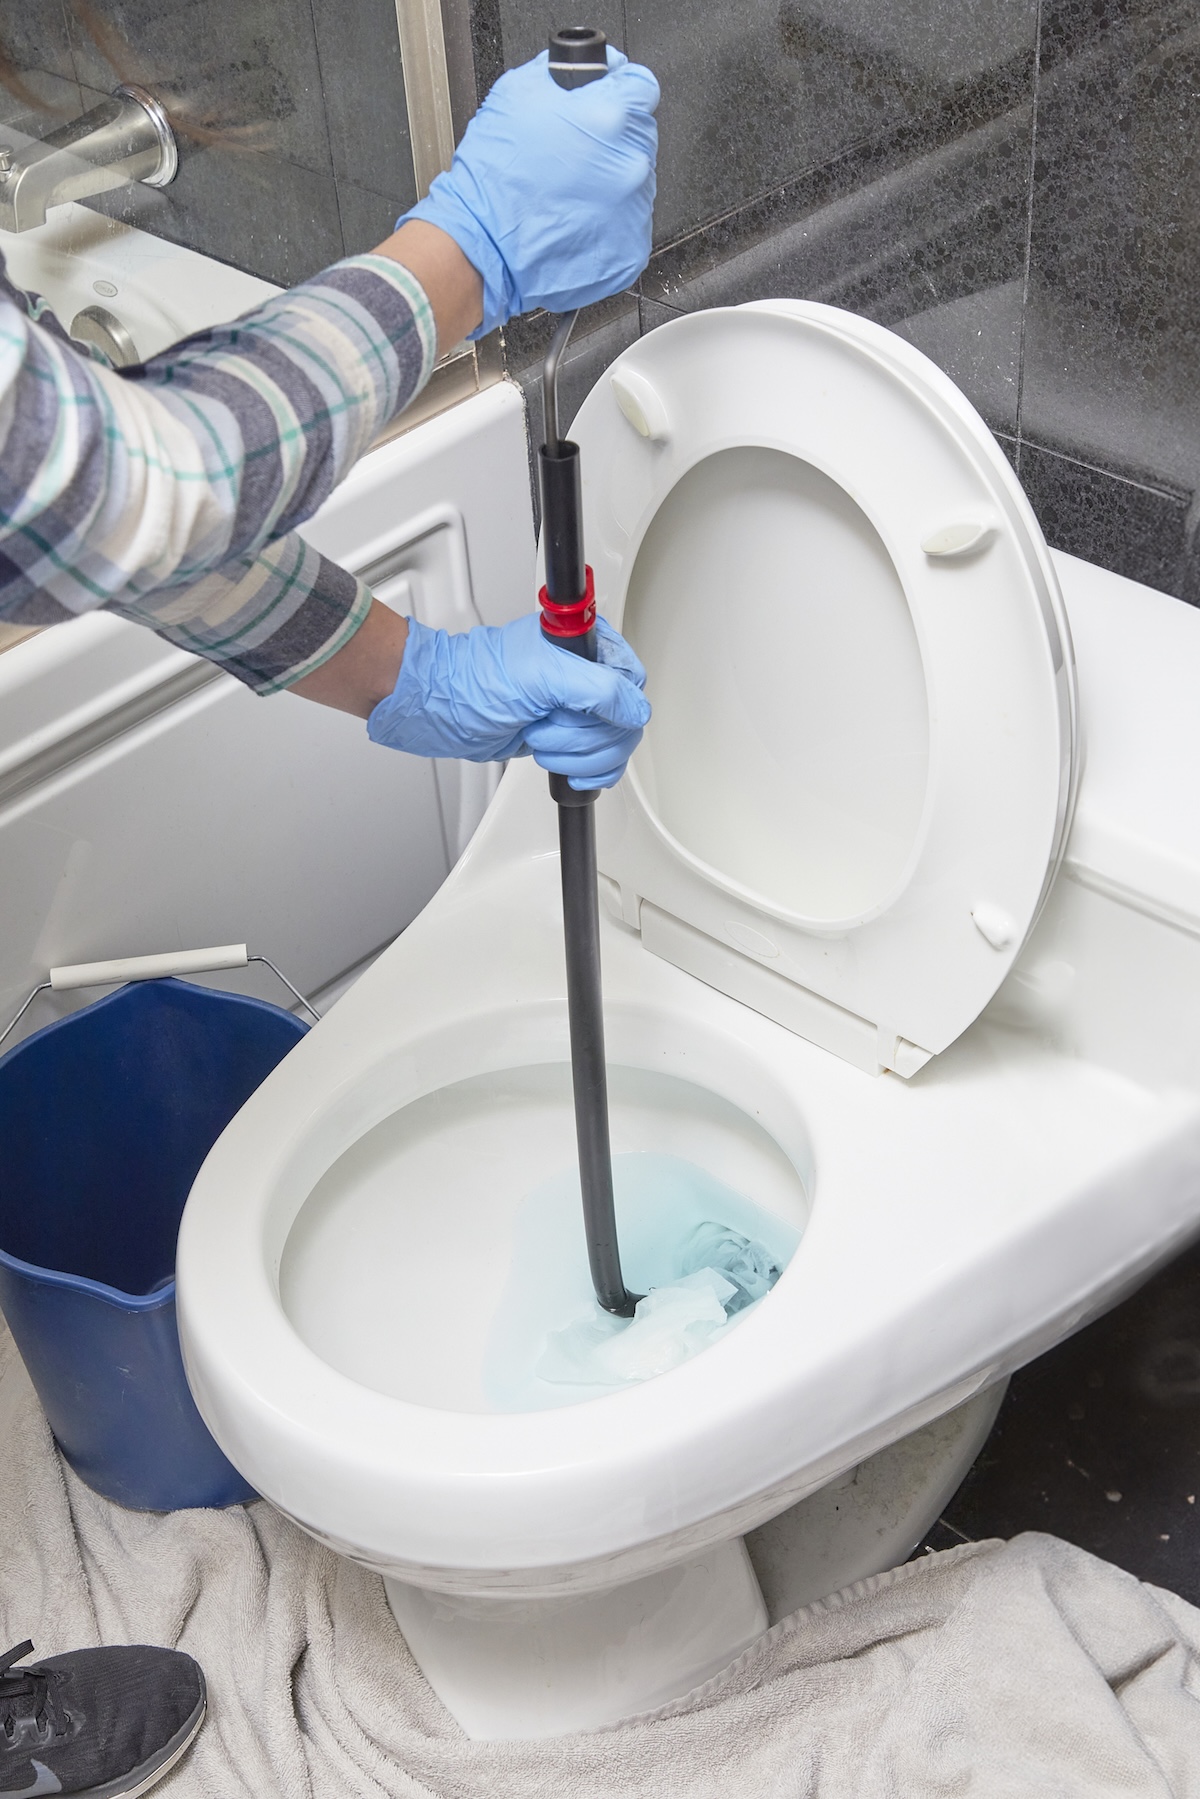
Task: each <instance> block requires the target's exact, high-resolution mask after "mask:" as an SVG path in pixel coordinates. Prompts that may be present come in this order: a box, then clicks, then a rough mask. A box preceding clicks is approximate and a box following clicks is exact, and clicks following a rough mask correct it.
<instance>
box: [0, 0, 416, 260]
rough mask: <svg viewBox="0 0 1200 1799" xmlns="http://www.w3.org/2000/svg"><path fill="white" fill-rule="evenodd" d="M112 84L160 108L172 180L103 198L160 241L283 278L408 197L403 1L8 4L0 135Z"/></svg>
mask: <svg viewBox="0 0 1200 1799" xmlns="http://www.w3.org/2000/svg"><path fill="white" fill-rule="evenodd" d="M119 81H137V82H140V83H141V85H142V86H144V87H147V88H149V89H150V90H151V92H153V93H155V94H156V95H158V97H159V98H160V99H161V100H162V101H163V103H164V105H165V106H166V107H167V108H168V111H169V112H170V114H171V118H172V121H173V123H174V124H175V127H176V135H177V137H178V139H179V144H180V169H179V174H178V176H177V178H176V180H175V181H174V182H173V183H172V184H171V186H170V187H168V188H164V189H161V190H157V191H156V190H153V189H149V188H141V187H135V188H131V189H127V190H125V191H124V192H123V193H121V194H120V195H116V196H112V197H110V198H109V199H107V200H104V201H98V202H95V204H96V205H97V206H99V207H100V208H101V209H103V210H105V211H108V212H110V213H112V214H114V215H115V216H117V217H120V218H124V219H127V220H129V221H130V222H131V223H135V224H140V225H143V226H144V227H145V228H146V229H147V230H149V231H153V232H155V233H157V234H158V235H159V236H161V237H166V238H170V239H172V240H173V241H174V242H177V243H183V244H187V245H189V246H190V247H191V248H193V249H196V250H201V251H203V252H204V253H205V254H207V255H210V256H216V257H218V258H219V259H220V260H221V261H224V262H230V263H234V264H235V265H236V266H238V267H239V268H244V269H248V270H250V271H251V272H252V273H253V274H256V275H261V276H262V277H264V278H265V279H266V280H268V281H278V282H280V283H283V284H287V283H290V282H293V281H298V280H301V279H302V278H303V277H304V276H306V275H310V274H312V273H314V272H315V271H316V270H317V269H320V268H323V267H324V266H325V265H326V264H328V263H330V262H334V261H336V259H337V258H338V257H339V256H343V255H348V254H352V253H354V252H355V251H359V250H367V249H370V247H371V246H372V245H373V244H376V243H378V242H379V241H380V240H381V239H382V238H383V237H385V236H386V235H387V234H388V232H389V231H390V230H391V228H392V224H393V222H394V220H395V218H396V216H397V214H398V213H400V212H402V211H403V210H404V209H405V208H406V207H408V206H410V205H411V204H412V202H413V198H414V188H413V175H412V153H411V149H410V145H409V136H408V120H407V115H406V111H405V105H404V84H403V76H402V72H401V66H400V43H399V36H398V32H397V26H396V11H395V4H394V0H0V124H2V123H11V124H18V125H20V126H21V128H23V129H25V130H31V131H34V132H36V133H37V134H39V135H40V134H42V133H44V132H45V131H46V130H47V129H49V128H51V127H52V126H53V125H54V124H55V123H57V122H58V119H59V117H70V116H72V115H73V114H75V113H76V112H78V111H80V110H82V109H83V108H85V107H87V106H90V105H93V104H94V103H95V101H96V100H97V99H98V98H99V97H100V96H101V95H103V94H105V93H108V92H110V91H111V89H112V88H113V87H115V86H116V85H117V83H118V82H119Z"/></svg>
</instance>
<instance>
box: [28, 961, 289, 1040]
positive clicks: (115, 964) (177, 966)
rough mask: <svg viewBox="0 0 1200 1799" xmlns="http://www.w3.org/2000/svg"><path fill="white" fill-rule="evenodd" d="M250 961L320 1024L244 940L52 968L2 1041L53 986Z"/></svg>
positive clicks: (153, 977) (157, 977)
mask: <svg viewBox="0 0 1200 1799" xmlns="http://www.w3.org/2000/svg"><path fill="white" fill-rule="evenodd" d="M250 962H262V963H263V964H264V965H265V966H266V967H267V968H269V969H270V970H271V973H272V974H273V975H275V976H277V977H278V979H279V980H281V981H282V982H283V984H284V986H285V987H286V988H287V990H288V992H289V993H290V994H291V995H292V997H293V998H294V999H297V1000H299V1002H300V1004H301V1005H302V1006H303V1007H304V1009H305V1011H306V1012H311V1013H312V1015H313V1017H314V1018H315V1019H316V1021H317V1023H318V1024H319V1023H320V1021H321V1014H320V1013H319V1012H318V1011H317V1008H316V1007H315V1006H314V1005H313V1003H312V1001H311V1000H307V999H305V997H304V995H303V994H302V993H301V992H300V991H299V989H298V988H296V987H293V986H292V983H291V982H290V981H289V980H288V978H287V976H286V975H285V974H281V973H280V971H279V969H278V968H276V966H275V964H274V962H272V961H271V960H270V958H269V957H268V956H252V955H250V954H249V953H248V951H247V949H246V945H245V944H244V943H221V944H217V945H215V946H214V947H213V948H211V949H177V950H168V951H167V952H166V953H165V954H164V955H161V956H116V957H114V958H112V960H110V961H107V962H72V963H68V964H66V965H65V966H63V967H61V968H52V969H51V970H50V978H49V980H45V981H39V982H38V985H37V986H36V987H35V988H34V990H33V992H32V993H31V994H30V995H29V997H28V998H27V999H26V1001H25V1003H24V1005H22V1007H21V1008H20V1010H19V1011H18V1012H17V1014H16V1016H15V1017H14V1018H10V1019H9V1021H8V1023H7V1024H6V1025H5V1027H4V1029H3V1030H2V1031H0V1043H3V1042H4V1039H5V1038H6V1037H7V1036H9V1034H10V1033H11V1032H12V1031H15V1030H16V1028H17V1026H18V1025H19V1024H20V1022H21V1020H22V1019H23V1018H24V1016H25V1014H26V1012H28V1010H29V1008H30V1006H31V1005H32V1004H33V1002H34V1000H35V999H36V998H37V996H38V994H39V993H45V992H46V991H47V989H48V988H49V989H53V991H54V992H55V993H68V992H70V991H71V989H72V988H74V987H106V986H110V985H111V984H112V983H113V982H116V981H161V980H165V979H166V977H167V976H168V975H185V974H212V973H214V972H215V971H216V970H218V969H222V968H245V967H246V966H247V964H248V963H250Z"/></svg>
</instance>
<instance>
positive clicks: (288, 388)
mask: <svg viewBox="0 0 1200 1799" xmlns="http://www.w3.org/2000/svg"><path fill="white" fill-rule="evenodd" d="M426 229H429V228H426ZM434 235H440V234H434ZM401 236H402V234H400V233H397V237H398V238H400V237H401ZM402 247H404V246H403V245H402ZM422 252H424V255H423V256H422ZM405 253H406V254H409V252H408V250H407V249H406V250H405ZM455 254H456V255H457V254H458V252H455ZM410 260H412V261H414V262H417V263H418V264H421V263H422V261H423V262H424V264H425V265H426V266H428V267H429V268H430V270H431V276H430V278H431V279H432V280H434V282H435V284H436V283H437V282H438V280H439V279H440V278H441V277H440V274H439V267H438V258H437V256H436V255H431V254H430V253H429V249H428V246H422V245H420V244H416V245H414V246H413V247H412V254H411V255H410ZM398 261H399V259H398V257H396V256H394V255H391V254H389V256H387V257H383V256H380V257H374V256H373V257H369V258H359V259H353V260H351V261H350V262H347V263H342V264H338V265H336V266H335V267H334V268H333V269H331V270H328V271H326V272H325V275H324V276H323V277H320V278H318V280H317V281H315V282H314V283H312V284H309V285H308V286H306V287H304V288H302V289H300V290H298V291H296V292H294V293H292V294H290V295H284V296H281V297H280V298H279V299H278V300H275V301H271V302H269V303H268V305H267V306H266V307H263V308H259V309H258V311H257V312H255V313H253V314H251V315H249V316H248V317H247V318H246V319H244V320H240V321H238V322H237V323H235V324H233V325H231V326H226V327H223V328H221V329H220V330H215V331H211V332H208V333H205V334H203V335H202V336H201V337H199V338H193V339H191V340H189V342H188V343H186V344H184V345H182V346H179V347H177V349H176V350H175V351H172V352H169V353H167V354H166V355H165V356H163V357H160V358H157V359H155V360H154V361H152V362H151V363H150V364H148V365H146V367H145V368H144V369H140V370H131V371H129V372H128V374H127V375H125V376H124V377H122V376H120V375H117V374H115V373H113V371H111V370H109V369H107V368H103V367H101V366H100V365H99V364H97V363H95V362H92V361H90V360H89V359H87V358H86V357H84V356H82V355H81V354H79V353H78V351H77V350H76V349H75V348H74V346H72V345H70V344H69V343H67V342H66V341H65V340H64V339H63V338H62V337H61V336H55V335H53V334H52V333H51V332H50V331H48V330H46V329H44V328H40V327H39V326H38V325H36V324H35V323H33V322H32V320H31V318H30V317H29V316H28V315H27V313H26V312H25V310H23V309H22V307H21V306H20V305H19V303H18V301H19V296H18V295H17V294H16V293H15V291H14V290H12V289H11V288H4V289H0V438H3V450H2V454H0V617H2V618H7V619H11V620H13V621H14V622H18V623H29V624H44V623H51V622H53V621H55V620H57V619H60V618H65V617H71V616H73V615H75V614H77V613H80V612H84V611H88V610H90V609H92V608H94V607H97V606H104V605H109V604H114V603H116V604H118V605H121V606H127V607H128V608H129V609H130V610H131V612H133V611H136V610H137V609H139V608H141V607H143V606H146V607H148V609H149V610H150V611H151V612H154V611H155V610H156V609H157V608H158V606H159V605H161V604H162V602H161V600H160V598H159V596H161V594H162V593H163V592H164V591H165V590H171V589H174V590H178V591H179V593H180V594H181V593H182V592H183V591H184V590H189V589H195V588H196V587H197V586H198V584H200V583H201V582H203V581H204V580H205V579H207V578H209V577H210V576H213V575H216V574H218V573H219V572H220V571H222V570H224V569H226V568H227V567H228V566H229V565H230V564H233V563H236V562H238V561H239V560H245V559H247V558H250V559H253V558H254V557H255V556H257V555H259V554H261V553H262V552H263V550H264V549H265V548H266V546H267V545H269V544H270V543H271V542H272V541H273V540H275V539H278V538H281V537H283V536H285V535H286V534H287V533H288V532H289V531H290V530H291V529H293V528H294V526H296V525H297V524H299V523H300V522H302V521H303V520H304V519H306V518H308V517H309V516H311V514H312V513H313V512H314V511H315V510H316V509H317V507H318V506H319V505H320V504H321V503H322V501H323V500H324V499H325V498H326V497H327V495H328V493H329V492H330V491H331V489H332V488H333V487H334V486H335V485H336V483H337V482H338V481H339V480H340V479H341V478H342V476H343V475H344V474H345V473H347V471H348V470H349V468H350V467H351V466H352V464H353V463H354V461H355V460H357V458H358V456H359V455H361V453H362V452H363V451H364V450H365V449H367V448H368V447H369V445H370V443H371V442H372V440H373V439H374V437H375V436H376V435H377V434H378V432H379V430H380V429H381V427H382V426H383V425H384V424H386V423H387V421H388V420H389V419H390V418H391V417H392V416H393V415H394V413H395V412H396V411H397V410H399V409H400V408H401V407H402V406H403V405H404V404H406V403H407V402H408V401H409V400H410V399H411V398H412V397H413V395H414V394H415V393H416V392H417V391H418V390H419V388H420V386H421V385H422V383H423V382H424V380H425V379H426V377H427V376H428V373H429V371H430V369H431V368H432V365H433V360H434V356H435V353H436V331H435V324H436V321H435V314H434V311H433V309H432V307H431V304H430V302H429V301H428V300H427V299H426V296H425V294H424V292H423V291H422V288H421V286H420V283H419V280H418V279H417V277H416V276H415V275H413V274H412V273H411V272H410V271H409V270H408V269H407V265H405V266H404V267H403V268H401V267H399V266H397V265H398ZM465 285H466V284H465V283H462V282H459V283H458V284H457V286H456V285H455V284H454V283H453V282H451V283H446V282H445V281H443V286H444V287H446V288H447V290H448V291H447V294H445V295H443V294H439V311H440V313H441V317H442V320H443V329H444V331H445V332H450V331H453V330H456V329H457V328H458V325H459V317H460V315H461V312H462V310H463V308H462V307H461V305H458V306H457V308H456V304H455V295H456V294H457V293H458V291H459V290H460V289H461V288H462V287H463V286H465Z"/></svg>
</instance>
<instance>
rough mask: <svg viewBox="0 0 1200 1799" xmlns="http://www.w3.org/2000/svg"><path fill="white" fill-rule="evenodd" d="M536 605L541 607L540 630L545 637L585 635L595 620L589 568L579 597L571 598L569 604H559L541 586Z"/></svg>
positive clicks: (594, 601) (592, 587) (594, 590)
mask: <svg viewBox="0 0 1200 1799" xmlns="http://www.w3.org/2000/svg"><path fill="white" fill-rule="evenodd" d="M538 605H539V606H540V607H541V609H542V630H543V631H544V632H545V633H546V635H547V637H584V636H586V635H587V633H588V632H589V631H590V630H591V629H592V626H593V625H594V624H595V622H596V583H595V581H594V579H593V577H592V571H591V569H590V568H589V569H588V570H587V579H586V581H585V583H584V589H583V596H582V598H581V599H578V600H572V601H571V603H570V605H569V606H560V605H559V604H558V602H557V601H556V600H552V599H551V598H550V595H549V594H548V593H547V592H546V589H545V588H544V587H543V588H542V590H541V592H540V593H539V594H538Z"/></svg>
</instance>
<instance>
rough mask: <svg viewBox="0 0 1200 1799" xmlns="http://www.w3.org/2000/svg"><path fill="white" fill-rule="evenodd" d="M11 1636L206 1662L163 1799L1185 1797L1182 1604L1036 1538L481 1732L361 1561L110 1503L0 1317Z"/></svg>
mask: <svg viewBox="0 0 1200 1799" xmlns="http://www.w3.org/2000/svg"><path fill="white" fill-rule="evenodd" d="M27 1636H29V1637H32V1638H33V1639H34V1641H35V1643H36V1645H37V1652H38V1654H40V1655H52V1654H54V1653H55V1652H56V1651H62V1650H66V1649H76V1648H83V1647H86V1646H87V1645H89V1644H94V1643H121V1642H149V1643H163V1644H168V1645H178V1647H180V1648H181V1649H186V1650H188V1651H189V1652H190V1653H191V1654H192V1655H194V1656H196V1658H197V1659H198V1660H199V1661H200V1662H201V1663H202V1664H203V1667H204V1670H205V1672H206V1674H207V1676H208V1681H209V1691H210V1694H211V1711H210V1715H209V1719H208V1722H207V1724H206V1725H205V1727H204V1729H203V1731H202V1732H201V1734H200V1737H199V1739H198V1741H197V1743H196V1745H195V1747H194V1748H193V1749H192V1751H191V1753H190V1754H189V1755H188V1757H187V1758H186V1760H185V1761H184V1762H182V1763H181V1764H180V1766H179V1767H178V1768H177V1769H176V1770H175V1772H174V1773H172V1774H170V1775H168V1777H167V1778H166V1780H165V1781H164V1782H163V1783H162V1786H161V1787H160V1788H158V1789H156V1791H158V1792H161V1793H162V1794H163V1799H239V1796H245V1799H360V1796H361V1799H401V1796H403V1799H418V1796H419V1799H430V1796H432V1795H436V1799H634V1796H635V1795H636V1799H644V1796H645V1799H649V1796H653V1799H685V1796H686V1799H743V1796H744V1799H934V1795H936V1796H937V1799H946V1796H947V1795H949V1794H956V1795H967V1796H969V1799H1043V1796H1045V1799H1117V1796H1118V1795H1120V1799H1200V1611H1197V1610H1196V1609H1194V1608H1193V1607H1192V1606H1190V1605H1187V1604H1185V1603H1184V1601H1183V1600H1181V1599H1178V1598H1176V1597H1175V1596H1174V1595H1172V1594H1170V1593H1164V1592H1160V1591H1159V1590H1157V1589H1156V1588H1153V1587H1147V1586H1143V1585H1141V1584H1140V1583H1139V1582H1138V1581H1136V1580H1134V1579H1133V1578H1132V1576H1130V1575H1128V1574H1123V1573H1121V1572H1120V1571H1119V1570H1118V1569H1116V1568H1112V1567H1109V1566H1108V1565H1107V1564H1106V1563H1104V1562H1100V1561H1097V1560H1096V1559H1095V1558H1094V1557H1093V1556H1090V1555H1086V1554H1084V1553H1083V1551H1082V1550H1079V1549H1073V1548H1071V1547H1070V1545H1068V1544H1066V1543H1061V1542H1059V1541H1057V1540H1056V1539H1055V1538H1053V1537H1046V1536H1034V1535H1030V1536H1024V1537H1018V1538H1016V1539H1015V1540H1014V1541H1013V1542H1011V1543H999V1542H992V1543H978V1544H968V1545H965V1546H964V1547H963V1548H961V1549H954V1550H950V1551H948V1552H946V1553H945V1554H942V1555H931V1556H929V1557H927V1558H925V1559H924V1560H922V1561H918V1562H913V1563H910V1564H909V1565H908V1566H906V1567H903V1568H898V1569H896V1570H895V1572H894V1573H892V1574H883V1575H879V1576H877V1577H876V1578H875V1579H873V1580H867V1581H863V1582H861V1583H860V1584H859V1585H858V1586H856V1587H853V1588H850V1589H849V1590H848V1591H846V1592H844V1593H841V1594H838V1595H837V1596H836V1597H835V1598H833V1599H828V1600H825V1601H823V1602H822V1603H820V1604H818V1605H812V1606H809V1607H807V1608H806V1609H805V1610H804V1611H801V1612H797V1613H795V1614H794V1615H793V1616H792V1617H790V1618H786V1619H785V1620H784V1621H783V1622H782V1623H781V1624H778V1625H776V1627H775V1628H774V1630H772V1631H769V1632H768V1634H767V1635H766V1636H764V1637H763V1638H761V1639H760V1641H759V1642H758V1643H756V1644H755V1645H754V1646H753V1647H752V1648H751V1649H749V1650H747V1652H746V1653H745V1654H744V1655H743V1656H741V1657H740V1659H739V1660H738V1661H737V1662H735V1663H734V1664H733V1666H732V1667H730V1668H728V1669H727V1670H726V1671H725V1672H724V1673H723V1674H721V1675H719V1676H718V1677H717V1678H716V1679H715V1680H712V1681H710V1682H709V1683H708V1685H707V1686H705V1687H703V1688H701V1689H700V1690H699V1691H697V1692H695V1693H693V1694H691V1695H690V1696H689V1697H688V1698H687V1699H686V1700H682V1701H680V1702H678V1703H677V1704H675V1705H672V1706H668V1707H666V1708H665V1709H664V1710H663V1711H661V1712H657V1713H655V1714H653V1715H652V1716H647V1717H643V1718H639V1719H638V1720H636V1721H635V1722H632V1723H626V1724H622V1725H619V1726H616V1727H615V1728H613V1729H611V1730H605V1731H597V1732H595V1733H594V1734H591V1735H587V1736H574V1737H568V1738H564V1739H561V1740H559V1741H557V1742H545V1743H502V1744H496V1745H490V1744H485V1743H473V1742H471V1741H469V1740H468V1739H467V1738H466V1737H465V1736H464V1735H463V1734H462V1732H461V1731H460V1730H459V1728H458V1726H457V1725H456V1724H455V1723H454V1721H453V1720H452V1719H451V1718H450V1717H449V1715H448V1714H447V1713H446V1712H445V1711H444V1710H443V1708H442V1706H441V1704H440V1703H439V1701H438V1700H437V1699H436V1698H435V1697H434V1695H433V1693H432V1691H431V1690H430V1688H429V1687H428V1686H427V1685H426V1683H425V1681H424V1679H423V1678H422V1676H421V1674H420V1672H419V1671H418V1669H417V1667H416V1665H415V1663H414V1662H413V1661H412V1659H411V1657H410V1656H409V1654H408V1651H407V1649H406V1648H405V1645H404V1641H403V1639H402V1638H401V1636H400V1633H399V1631H398V1629H397V1627H396V1625H395V1623H394V1622H393V1619H392V1616H391V1613H390V1612H389V1611H388V1608H387V1603H386V1601H385V1599H384V1594H383V1586H382V1583H381V1582H380V1581H379V1580H378V1579H377V1578H376V1577H375V1576H374V1575H370V1574H366V1573H364V1572H363V1570H362V1569H360V1568H357V1567H355V1566H354V1565H353V1564H352V1563H350V1562H347V1561H344V1560H342V1559H341V1558H340V1557H338V1556H336V1555H334V1554H332V1553H331V1552H330V1551H329V1550H327V1549H323V1548H321V1547H320V1546H319V1545H318V1544H316V1543H314V1542H311V1541H310V1540H309V1539H308V1538H307V1537H306V1536H304V1535H303V1533H302V1532H300V1531H299V1530H297V1529H295V1527H294V1526H292V1525H290V1524H288V1523H287V1522H285V1520H284V1519H283V1518H281V1517H280V1516H279V1515H278V1514H277V1513H276V1512H274V1511H273V1510H272V1509H271V1507H270V1506H268V1505H266V1504H264V1503H262V1502H259V1503H258V1504H256V1505H252V1506H247V1507H244V1508H243V1507H235V1508H233V1509H231V1510H229V1511H226V1512H204V1511H194V1512H175V1513H170V1514H166V1515H153V1514H144V1513H138V1512H127V1511H123V1510H122V1509H121V1508H120V1507H119V1506H115V1505H111V1504H110V1503H108V1501H106V1500H103V1499H100V1498H98V1497H97V1495H96V1494H94V1493H92V1492H91V1491H90V1490H89V1489H88V1488H87V1487H85V1486H84V1485H83V1484H82V1483H81V1482H80V1481H78V1480H76V1479H75V1478H74V1476H73V1475H71V1474H70V1472H69V1471H66V1470H64V1469H63V1468H62V1466H61V1464H60V1462H59V1459H58V1457H57V1455H56V1453H55V1450H54V1447H53V1444H52V1443H51V1440H50V1436H49V1433H48V1431H47V1429H46V1425H45V1423H44V1420H43V1418H42V1415H41V1412H40V1410H39V1408H38V1405H37V1401H36V1399H35V1398H34V1396H33V1393H32V1390H31V1388H30V1386H29V1383H28V1380H27V1378H26V1376H25V1372H24V1369H23V1367H22V1365H21V1363H20V1360H19V1358H18V1356H17V1354H16V1352H15V1350H14V1349H13V1347H12V1343H11V1339H10V1338H9V1337H8V1335H7V1333H6V1332H5V1331H4V1329H3V1325H2V1324H0V1649H2V1648H3V1647H6V1646H7V1645H8V1644H10V1643H16V1642H18V1641H20V1640H21V1639H22V1638H24V1637H27Z"/></svg>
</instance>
